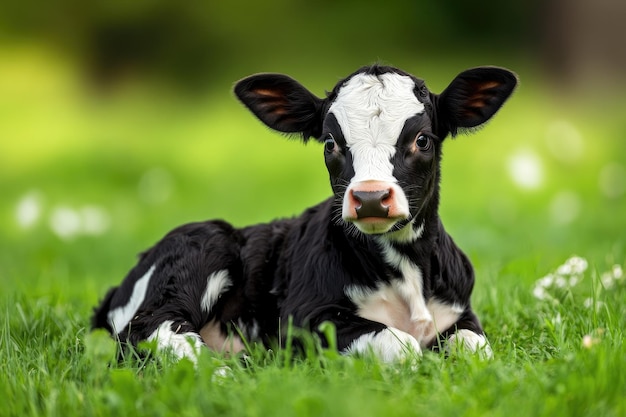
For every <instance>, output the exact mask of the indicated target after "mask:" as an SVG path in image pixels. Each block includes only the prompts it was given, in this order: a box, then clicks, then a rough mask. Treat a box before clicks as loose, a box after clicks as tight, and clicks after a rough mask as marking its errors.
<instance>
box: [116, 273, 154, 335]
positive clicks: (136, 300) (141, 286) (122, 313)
mask: <svg viewBox="0 0 626 417" xmlns="http://www.w3.org/2000/svg"><path fill="white" fill-rule="evenodd" d="M155 269H156V266H155V265H152V266H151V267H150V269H149V270H148V272H146V273H145V274H144V275H143V276H142V277H141V278H139V279H138V280H137V282H135V286H134V287H133V292H132V294H131V296H130V298H129V299H128V302H127V303H126V305H125V306H120V307H117V308H115V309H113V310H111V311H109V313H108V314H107V321H108V322H109V325H110V326H111V328H112V329H113V331H114V332H115V334H118V333H119V332H121V331H122V330H123V329H124V328H125V327H126V325H127V324H128V323H129V322H130V320H131V319H132V318H133V316H134V315H135V313H136V312H137V310H138V309H139V306H141V303H143V300H144V299H145V298H146V291H147V289H148V284H149V283H150V278H152V274H153V273H154V270H155Z"/></svg>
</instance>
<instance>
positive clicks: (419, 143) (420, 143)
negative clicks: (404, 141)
mask: <svg viewBox="0 0 626 417" xmlns="http://www.w3.org/2000/svg"><path fill="white" fill-rule="evenodd" d="M431 144H432V141H431V140H430V138H429V137H428V136H426V135H424V134H423V133H419V134H418V135H417V137H416V138H415V147H416V148H417V149H419V150H420V151H422V152H424V151H427V150H429V149H430V147H431Z"/></svg>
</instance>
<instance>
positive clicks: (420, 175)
mask: <svg viewBox="0 0 626 417" xmlns="http://www.w3.org/2000/svg"><path fill="white" fill-rule="evenodd" d="M516 84H517V78H516V76H515V75H514V74H513V73H511V72H510V71H508V70H505V69H501V68H494V67H481V68H474V69H470V70H467V71H464V72H462V73H461V74H459V75H458V76H457V77H456V78H455V79H454V80H453V81H452V82H451V83H450V85H449V86H448V87H447V88H446V89H445V90H444V91H443V92H442V93H441V94H439V95H437V94H434V93H432V92H430V91H429V90H428V89H427V88H426V86H425V84H424V82H423V81H422V80H420V79H418V78H415V77H413V76H412V75H410V74H408V73H406V72H403V71H401V70H398V69H396V68H391V67H386V66H379V65H374V66H368V67H364V68H361V69H359V70H358V71H356V72H355V73H353V74H352V75H350V76H348V77H347V78H345V79H344V80H342V81H340V82H339V83H338V84H337V85H336V86H335V88H334V89H333V90H332V91H331V92H330V93H327V95H326V98H324V99H321V98H318V97H316V96H315V95H313V94H312V93H311V92H309V91H308V90H307V89H306V88H304V87H303V86H302V85H300V84H299V83H298V82H296V81H295V80H293V79H292V78H289V77H287V76H285V75H279V74H258V75H253V76H250V77H248V78H245V79H243V80H241V81H239V82H238V83H237V84H236V86H235V94H236V95H237V97H238V98H239V99H240V100H241V101H242V103H243V104H244V105H245V106H247V107H248V109H250V111H251V112H252V113H254V114H255V115H256V116H257V117H258V118H259V119H260V120H261V121H262V122H263V123H265V124H266V125H267V126H269V127H270V128H272V129H275V130H277V131H279V132H284V133H288V134H297V135H299V136H300V137H301V138H302V140H303V141H304V142H306V141H308V140H309V138H311V137H312V138H314V139H315V140H316V141H318V142H320V143H322V144H323V151H324V160H325V162H326V167H327V168H328V172H329V174H330V183H331V186H332V190H333V196H332V197H331V198H329V199H328V200H326V201H324V202H322V203H320V204H318V205H316V206H314V207H311V208H309V209H308V210H306V211H305V212H304V213H303V214H302V215H300V216H299V217H296V218H293V219H283V220H276V221H273V222H271V223H268V224H260V225H255V226H250V227H245V228H242V229H235V228H233V227H232V226H231V225H229V224H228V223H225V222H223V221H208V222H202V223H193V224H187V225H184V226H181V227H179V228H177V229H175V230H173V231H172V232H170V233H169V234H168V235H166V236H165V237H164V238H163V239H162V240H161V241H160V242H158V243H157V244H156V245H155V246H154V247H153V248H152V249H149V250H148V251H146V252H144V253H143V254H142V255H141V256H140V259H139V263H138V264H137V265H136V266H135V267H134V268H133V269H132V270H131V271H130V273H129V274H128V276H127V277H126V279H125V280H124V281H123V282H122V284H121V285H120V286H119V287H116V288H113V289H111V290H110V291H109V292H108V294H107V295H106V297H105V299H104V301H103V302H102V303H101V305H100V306H99V307H98V308H97V309H96V311H95V315H94V317H93V326H94V327H102V328H106V329H108V330H109V331H110V332H111V333H112V334H113V335H114V336H115V337H116V338H118V339H119V340H121V341H124V342H129V343H131V344H133V345H136V344H137V343H138V342H140V341H143V340H149V341H156V344H157V346H158V348H159V349H171V350H172V351H173V353H174V354H175V355H176V356H178V357H184V356H185V357H189V358H191V359H194V358H195V355H196V354H197V352H198V351H199V349H200V347H201V346H207V347H208V348H210V349H214V350H217V351H226V352H237V351H240V350H242V349H243V348H244V343H243V340H242V339H241V337H242V336H243V337H244V339H245V340H247V341H250V342H253V341H260V342H262V343H264V344H266V345H268V344H271V343H272V341H273V340H275V339H276V338H277V337H279V335H280V334H284V333H283V332H282V330H284V329H282V327H283V326H284V325H285V323H288V322H289V321H290V320H291V321H292V322H293V324H294V325H295V326H297V327H302V328H305V329H310V330H311V331H313V332H316V331H319V325H320V324H321V323H322V322H325V321H329V322H331V323H333V324H334V325H335V327H336V332H337V334H336V336H337V345H338V348H339V349H340V350H341V351H342V352H345V353H363V352H366V351H372V352H373V353H374V354H376V355H377V356H378V357H379V358H380V359H381V360H383V361H387V362H391V361H395V360H398V359H403V358H405V357H406V356H407V355H410V354H413V353H416V352H421V350H422V349H426V348H432V349H437V348H438V347H439V346H442V345H445V344H446V343H447V345H448V347H449V346H450V345H455V344H457V345H458V344H462V345H464V346H466V347H467V348H469V349H470V350H473V351H476V350H481V349H482V350H484V351H485V352H486V353H487V354H489V353H490V348H489V345H488V343H487V341H486V339H485V336H484V333H483V329H482V327H481V325H480V322H479V320H478V318H477V317H476V315H475V314H474V312H473V311H472V308H471V306H470V294H471V292H472V287H473V285H474V273H473V270H472V266H471V264H470V261H469V260H468V258H467V257H466V256H465V254H464V253H463V252H462V251H461V250H460V249H459V248H458V247H457V246H456V245H455V243H454V242H453V240H452V238H451V237H450V236H449V235H448V234H447V233H446V231H445V230H444V227H443V225H442V223H441V220H440V218H439V216H438V214H437V209H438V204H439V180H440V173H439V169H440V161H441V150H442V144H443V141H444V138H445V137H446V136H448V134H451V135H455V134H456V133H457V132H459V131H463V130H467V129H473V128H476V127H478V126H480V125H481V124H483V123H484V122H486V121H487V120H488V119H490V118H491V116H493V114H494V113H495V112H496V111H497V110H498V109H499V108H500V106H501V105H502V104H503V103H504V101H505V100H506V99H507V98H508V97H509V95H510V94H511V93H512V91H513V90H514V88H515V86H516ZM322 338H323V337H322Z"/></svg>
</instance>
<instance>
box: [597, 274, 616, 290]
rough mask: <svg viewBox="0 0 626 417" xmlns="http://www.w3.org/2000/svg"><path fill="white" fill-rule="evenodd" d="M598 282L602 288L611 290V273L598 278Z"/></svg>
mask: <svg viewBox="0 0 626 417" xmlns="http://www.w3.org/2000/svg"><path fill="white" fill-rule="evenodd" d="M600 281H601V282H602V286H604V288H607V289H608V288H611V287H612V286H613V274H612V273H611V272H605V273H603V274H602V275H601V276H600Z"/></svg>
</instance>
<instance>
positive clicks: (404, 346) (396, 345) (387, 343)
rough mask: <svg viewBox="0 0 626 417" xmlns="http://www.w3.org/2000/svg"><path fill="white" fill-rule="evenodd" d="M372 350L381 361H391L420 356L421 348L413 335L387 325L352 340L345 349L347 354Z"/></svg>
mask: <svg viewBox="0 0 626 417" xmlns="http://www.w3.org/2000/svg"><path fill="white" fill-rule="evenodd" d="M368 352H372V353H374V354H375V355H376V357H377V358H379V359H380V360H381V361H382V362H385V363H393V362H398V361H403V360H406V359H414V358H416V357H417V356H421V354H422V348H421V347H420V344H419V343H418V342H417V340H415V338H414V337H413V336H411V335H410V334H408V333H405V332H403V331H402V330H398V329H394V328H392V327H388V328H386V329H384V330H382V331H380V332H378V333H376V332H372V333H367V334H364V335H362V336H361V337H359V338H358V339H356V340H354V341H353V342H352V343H351V344H350V346H348V348H347V349H346V353H348V354H363V353H368Z"/></svg>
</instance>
